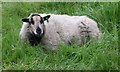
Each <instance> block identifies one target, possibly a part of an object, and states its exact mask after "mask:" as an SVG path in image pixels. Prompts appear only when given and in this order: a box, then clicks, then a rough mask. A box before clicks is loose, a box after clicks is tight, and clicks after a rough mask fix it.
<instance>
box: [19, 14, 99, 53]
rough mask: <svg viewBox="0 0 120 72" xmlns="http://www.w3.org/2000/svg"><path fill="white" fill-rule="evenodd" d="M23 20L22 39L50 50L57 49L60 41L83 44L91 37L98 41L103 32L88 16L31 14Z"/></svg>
mask: <svg viewBox="0 0 120 72" xmlns="http://www.w3.org/2000/svg"><path fill="white" fill-rule="evenodd" d="M22 21H23V26H22V28H21V31H20V37H21V39H22V40H24V41H27V42H30V43H32V44H33V45H34V44H42V45H45V46H46V47H45V49H46V50H50V51H55V50H57V46H58V44H59V43H60V42H63V43H66V44H69V45H70V44H73V43H75V44H78V45H81V44H85V43H86V42H88V41H89V40H90V39H91V38H92V39H94V40H95V41H96V40H97V39H98V38H99V37H100V34H101V33H100V30H99V28H98V26H97V23H96V22H95V21H94V20H93V19H90V18H89V17H87V16H69V15H55V14H31V15H30V16H29V17H28V18H24V19H22ZM31 21H32V22H33V23H35V24H33V23H32V22H31ZM37 28H39V29H37ZM37 30H38V31H37Z"/></svg>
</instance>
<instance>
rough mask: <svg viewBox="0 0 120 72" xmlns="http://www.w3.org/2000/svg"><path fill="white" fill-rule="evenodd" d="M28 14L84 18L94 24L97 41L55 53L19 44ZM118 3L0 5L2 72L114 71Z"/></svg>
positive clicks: (116, 54) (116, 49) (115, 68)
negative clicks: (96, 27)
mask: <svg viewBox="0 0 120 72" xmlns="http://www.w3.org/2000/svg"><path fill="white" fill-rule="evenodd" d="M30 13H54V14H68V15H87V16H89V17H90V18H92V19H94V20H96V21H97V22H98V26H99V28H100V31H101V32H102V37H101V39H100V40H99V41H98V42H96V43H88V44H85V45H83V46H77V45H75V44H74V45H71V46H68V45H65V44H60V45H59V46H58V48H59V50H58V51H57V52H45V51H44V50H43V49H42V48H41V47H40V46H39V45H38V46H34V47H32V46H30V45H29V44H24V43H21V42H20V40H19V31H20V28H21V25H22V21H21V19H22V18H24V17H26V16H28V15H29V14H30ZM117 16H118V3H107V2H106V3H99V2H98V3H82V2H81V3H74V2H73V3H72V2H71V3H69V2H68V3H65V2H63V3H57V2H56V3H54V2H51V3H49V2H48V3H44V2H42V3H37V2H36V3H27V2H26V3H23V2H21V3H15V2H14V3H2V64H3V65H2V68H3V70H28V69H29V70H31V69H32V70H38V69H39V70H44V69H45V70H61V69H62V70H63V69H65V70H117V69H118V28H117V26H118V17H117Z"/></svg>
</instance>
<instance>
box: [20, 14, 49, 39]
mask: <svg viewBox="0 0 120 72" xmlns="http://www.w3.org/2000/svg"><path fill="white" fill-rule="evenodd" d="M49 17H50V15H47V16H45V17H41V16H40V15H39V14H32V15H31V16H30V17H29V18H24V19H22V21H23V22H29V24H30V26H29V29H30V30H31V33H32V34H34V36H35V37H40V36H41V35H43V34H44V29H45V26H44V21H45V20H48V19H49Z"/></svg>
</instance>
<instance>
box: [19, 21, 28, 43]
mask: <svg viewBox="0 0 120 72" xmlns="http://www.w3.org/2000/svg"><path fill="white" fill-rule="evenodd" d="M28 27H29V23H27V22H23V25H22V28H21V31H20V38H21V40H22V41H26V40H27V33H28Z"/></svg>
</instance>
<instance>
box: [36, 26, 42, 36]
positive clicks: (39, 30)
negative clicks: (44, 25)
mask: <svg viewBox="0 0 120 72" xmlns="http://www.w3.org/2000/svg"><path fill="white" fill-rule="evenodd" d="M36 32H37V34H39V35H40V33H41V29H40V28H39V27H38V28H37V29H36Z"/></svg>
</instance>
